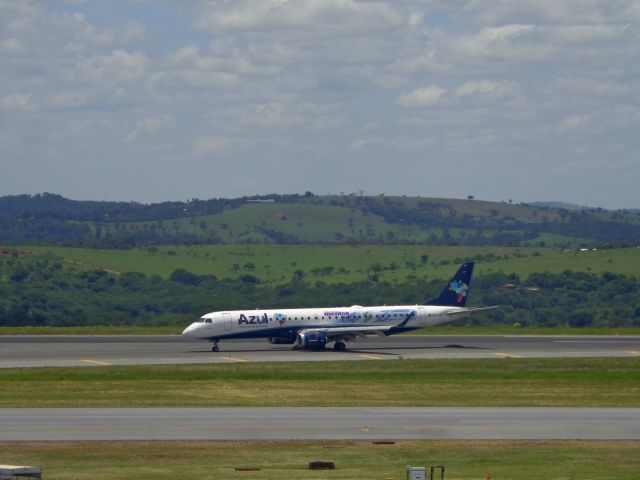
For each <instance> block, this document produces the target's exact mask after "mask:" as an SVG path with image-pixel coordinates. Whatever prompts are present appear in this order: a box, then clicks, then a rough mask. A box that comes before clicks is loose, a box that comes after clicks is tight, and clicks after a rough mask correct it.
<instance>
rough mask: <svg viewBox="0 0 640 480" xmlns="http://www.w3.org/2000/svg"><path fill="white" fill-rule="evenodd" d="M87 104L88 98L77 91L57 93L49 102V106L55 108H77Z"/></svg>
mask: <svg viewBox="0 0 640 480" xmlns="http://www.w3.org/2000/svg"><path fill="white" fill-rule="evenodd" d="M87 102H88V98H87V96H86V95H85V94H84V93H83V92H77V91H71V92H60V93H56V94H54V95H51V96H50V97H49V98H48V100H47V104H48V105H49V106H50V107H53V108H77V107H82V106H83V105H86V104H87Z"/></svg>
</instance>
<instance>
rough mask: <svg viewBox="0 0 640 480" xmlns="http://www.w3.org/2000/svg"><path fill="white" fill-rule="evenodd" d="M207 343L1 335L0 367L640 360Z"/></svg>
mask: <svg viewBox="0 0 640 480" xmlns="http://www.w3.org/2000/svg"><path fill="white" fill-rule="evenodd" d="M220 346H221V351H220V352H215V353H214V352H211V350H210V345H209V344H208V343H207V342H199V341H193V340H189V339H185V338H182V337H180V336H171V335H163V336H153V335H150V336H115V335H114V336H72V335H69V336H0V368H28V367H54V366H97V365H102V366H108V365H160V364H189V363H203V364H208V363H236V362H297V361H326V360H393V359H401V358H402V359H443V358H509V357H511V358H544V357H550V358H551V357H640V336H500V335H469V336H467V335H455V336H451V335H450V336H444V335H437V336H424V335H397V336H393V337H388V338H379V337H375V336H374V337H369V338H367V339H364V340H361V341H358V342H356V343H349V344H348V350H347V351H346V352H335V351H333V350H332V349H330V348H329V349H327V350H325V351H320V352H318V351H294V350H292V348H291V345H271V344H269V343H268V342H267V341H266V340H250V341H249V340H229V341H223V342H221V343H220Z"/></svg>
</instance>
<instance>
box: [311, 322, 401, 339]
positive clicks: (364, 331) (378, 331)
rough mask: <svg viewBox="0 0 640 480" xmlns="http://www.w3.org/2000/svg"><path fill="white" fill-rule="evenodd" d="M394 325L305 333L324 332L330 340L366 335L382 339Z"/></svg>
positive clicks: (329, 329)
mask: <svg viewBox="0 0 640 480" xmlns="http://www.w3.org/2000/svg"><path fill="white" fill-rule="evenodd" d="M394 326H395V325H374V326H366V327H365V326H362V327H357V326H351V327H324V328H308V329H306V330H305V331H307V332H309V331H316V332H324V333H326V334H327V335H328V336H329V337H330V338H334V337H346V338H351V339H355V338H356V337H364V336H366V335H378V336H380V337H384V336H385V333H384V332H387V331H389V330H391V329H392V328H393V327H394Z"/></svg>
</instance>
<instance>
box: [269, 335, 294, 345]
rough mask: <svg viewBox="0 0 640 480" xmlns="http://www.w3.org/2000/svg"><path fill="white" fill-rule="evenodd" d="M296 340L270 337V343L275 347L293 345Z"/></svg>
mask: <svg viewBox="0 0 640 480" xmlns="http://www.w3.org/2000/svg"><path fill="white" fill-rule="evenodd" d="M295 341H296V339H295V338H283V337H269V343H271V344H274V345H279V344H283V343H289V344H291V343H293V342H295Z"/></svg>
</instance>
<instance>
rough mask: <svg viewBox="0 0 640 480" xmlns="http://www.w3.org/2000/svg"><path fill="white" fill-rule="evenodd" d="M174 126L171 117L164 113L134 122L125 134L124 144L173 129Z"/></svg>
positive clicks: (173, 120)
mask: <svg viewBox="0 0 640 480" xmlns="http://www.w3.org/2000/svg"><path fill="white" fill-rule="evenodd" d="M175 124H176V122H175V119H174V118H173V116H172V115H169V114H166V113H164V114H160V115H156V116H153V117H146V118H143V119H141V120H138V121H137V122H136V124H135V126H134V127H133V129H132V130H131V131H130V132H129V133H128V134H127V136H126V137H125V138H124V140H125V141H126V142H132V141H133V140H135V139H137V138H139V137H143V136H145V135H149V134H153V133H156V132H159V131H161V130H166V129H169V128H173V127H174V126H175Z"/></svg>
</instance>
